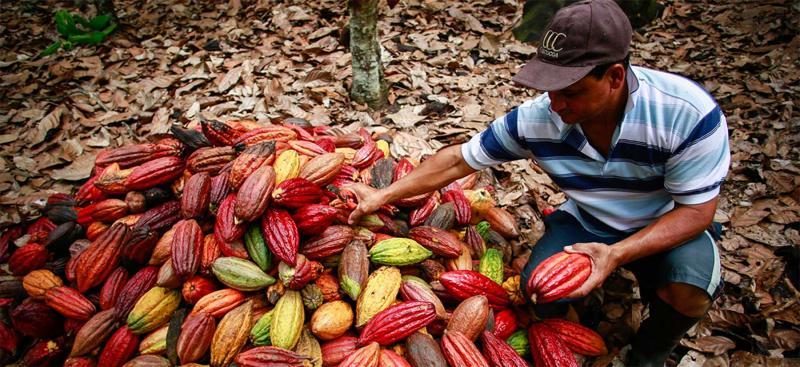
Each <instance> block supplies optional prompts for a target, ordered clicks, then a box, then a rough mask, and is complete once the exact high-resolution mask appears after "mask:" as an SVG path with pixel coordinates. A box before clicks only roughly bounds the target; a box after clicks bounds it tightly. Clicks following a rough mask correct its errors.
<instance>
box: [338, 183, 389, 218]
mask: <svg viewBox="0 0 800 367" xmlns="http://www.w3.org/2000/svg"><path fill="white" fill-rule="evenodd" d="M342 190H349V191H352V192H353V193H354V194H355V195H356V199H357V200H358V206H357V207H356V208H355V209H353V212H352V213H350V217H349V218H348V219H347V222H348V223H349V224H350V225H355V224H356V223H358V221H359V220H360V219H361V217H363V216H365V215H367V214H371V213H372V212H374V211H376V210H378V208H380V207H381V205H383V204H386V202H385V199H384V197H383V195H381V194H380V190H378V189H376V188H374V187H371V186H367V185H365V184H363V183H354V184H351V185H347V186H345V187H342Z"/></svg>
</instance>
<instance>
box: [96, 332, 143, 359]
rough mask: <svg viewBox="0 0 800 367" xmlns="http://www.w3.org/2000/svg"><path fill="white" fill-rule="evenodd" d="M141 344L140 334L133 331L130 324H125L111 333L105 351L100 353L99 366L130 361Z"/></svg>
mask: <svg viewBox="0 0 800 367" xmlns="http://www.w3.org/2000/svg"><path fill="white" fill-rule="evenodd" d="M138 346H139V336H138V335H136V334H134V333H133V332H131V330H130V329H129V328H128V326H126V325H123V326H122V327H120V328H119V329H117V331H116V332H115V333H114V334H113V335H111V338H109V339H108V342H107V343H106V345H105V347H103V351H102V352H101V353H100V359H98V361H97V367H120V366H122V365H123V364H125V362H127V361H128V359H130V358H131V357H133V354H134V353H135V352H136V349H137V347H138Z"/></svg>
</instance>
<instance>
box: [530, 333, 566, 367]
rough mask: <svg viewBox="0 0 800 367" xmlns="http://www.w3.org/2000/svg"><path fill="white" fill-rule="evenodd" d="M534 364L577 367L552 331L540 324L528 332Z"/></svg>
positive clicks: (562, 342)
mask: <svg viewBox="0 0 800 367" xmlns="http://www.w3.org/2000/svg"><path fill="white" fill-rule="evenodd" d="M528 340H530V343H531V354H532V355H533V362H534V364H535V365H536V366H537V367H538V366H542V367H577V366H578V362H577V361H576V360H575V356H574V355H573V354H572V352H571V351H570V350H569V348H568V347H567V345H566V344H565V343H564V341H563V340H561V338H560V337H559V336H558V334H556V332H555V331H553V329H551V328H550V327H548V326H546V325H545V324H542V323H535V324H533V325H531V327H530V329H529V330H528Z"/></svg>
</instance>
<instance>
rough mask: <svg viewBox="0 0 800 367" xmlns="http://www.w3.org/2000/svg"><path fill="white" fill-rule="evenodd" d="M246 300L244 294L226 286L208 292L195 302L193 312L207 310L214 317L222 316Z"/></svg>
mask: <svg viewBox="0 0 800 367" xmlns="http://www.w3.org/2000/svg"><path fill="white" fill-rule="evenodd" d="M242 302H244V294H243V293H242V292H239V291H237V290H235V289H230V288H225V289H220V290H218V291H214V292H211V293H209V294H206V295H205V296H203V297H202V298H200V300H198V301H197V303H195V305H194V308H192V312H191V313H192V314H195V313H200V312H206V313H208V314H210V315H211V316H214V317H222V316H224V315H225V314H226V313H228V311H230V310H232V309H234V308H236V307H238V306H239V305H240V304H242Z"/></svg>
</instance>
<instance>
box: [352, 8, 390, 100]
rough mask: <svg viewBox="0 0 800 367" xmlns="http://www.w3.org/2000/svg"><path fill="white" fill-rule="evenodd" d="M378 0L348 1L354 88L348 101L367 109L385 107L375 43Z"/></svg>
mask: <svg viewBox="0 0 800 367" xmlns="http://www.w3.org/2000/svg"><path fill="white" fill-rule="evenodd" d="M378 3H379V1H378V0H350V1H349V7H350V52H351V53H352V55H353V86H352V88H351V89H350V98H351V99H352V100H353V101H355V102H358V103H366V104H367V105H368V106H369V107H370V108H373V109H377V108H381V107H383V106H384V105H385V104H386V81H385V80H384V77H383V64H381V47H380V44H379V43H378Z"/></svg>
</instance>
